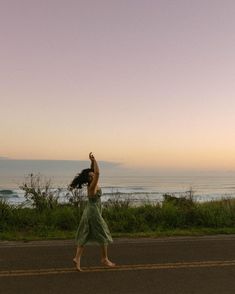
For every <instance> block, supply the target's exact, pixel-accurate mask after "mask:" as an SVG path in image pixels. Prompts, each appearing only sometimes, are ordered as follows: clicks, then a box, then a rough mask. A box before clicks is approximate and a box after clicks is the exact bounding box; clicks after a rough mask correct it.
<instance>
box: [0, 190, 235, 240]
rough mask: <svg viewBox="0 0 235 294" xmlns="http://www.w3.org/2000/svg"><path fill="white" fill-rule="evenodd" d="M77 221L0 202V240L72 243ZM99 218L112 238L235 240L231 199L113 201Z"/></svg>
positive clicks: (55, 210)
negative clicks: (135, 204)
mask: <svg viewBox="0 0 235 294" xmlns="http://www.w3.org/2000/svg"><path fill="white" fill-rule="evenodd" d="M80 217H81V209H79V208H77V207H75V206H74V205H71V204H66V205H61V204H57V205H56V206H53V207H50V208H48V207H46V208H45V209H42V210H41V209H40V210H38V209H36V208H22V207H14V206H11V205H9V204H8V203H7V202H5V201H1V200H0V239H1V240H24V241H29V240H46V239H73V238H74V236H75V232H76V229H77V226H78V224H79V220H80ZM103 217H104V218H105V220H106V222H107V223H108V226H109V228H110V231H111V232H112V236H113V237H114V238H119V237H128V238H138V237H163V236H199V235H214V234H235V199H224V200H221V201H211V202H205V203H196V202H194V201H193V199H191V198H187V197H183V198H180V199H178V198H176V197H174V196H171V195H167V197H165V199H164V201H163V203H162V204H159V203H156V204H143V205H141V206H138V207H133V206H132V205H131V203H128V202H125V203H122V202H121V201H116V200H115V201H114V202H112V201H110V202H109V203H108V204H106V205H104V207H103Z"/></svg>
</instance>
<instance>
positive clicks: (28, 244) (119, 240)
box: [0, 234, 235, 248]
mask: <svg viewBox="0 0 235 294" xmlns="http://www.w3.org/2000/svg"><path fill="white" fill-rule="evenodd" d="M210 240H213V241H214V240H217V241H235V234H231V235H209V236H208V235H205V236H175V237H156V238H152V237H151V238H148V237H146V238H142V237H141V238H115V239H114V243H113V244H114V245H115V244H130V243H132V244H133V243H134V244H141V243H162V242H184V241H191V242H195V241H210ZM65 245H74V246H76V244H75V241H74V240H73V239H72V240H71V239H69V240H41V241H0V248H4V247H34V246H36V247H41V246H42V247H44V246H65Z"/></svg>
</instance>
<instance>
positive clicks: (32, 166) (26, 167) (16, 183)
mask: <svg viewBox="0 0 235 294" xmlns="http://www.w3.org/2000/svg"><path fill="white" fill-rule="evenodd" d="M86 167H89V162H87V161H60V160H53V161H51V160H6V159H4V160H1V159H0V198H2V199H5V200H6V201H7V202H8V203H10V204H15V205H18V204H22V203H23V202H24V201H25V198H24V191H23V190H21V189H20V188H19V187H20V186H21V185H22V184H23V182H24V181H25V179H26V177H27V176H28V175H29V174H31V173H34V174H40V175H41V176H42V177H43V178H44V177H45V178H47V179H51V182H52V186H53V188H55V189H57V188H60V191H61V192H60V202H66V201H67V196H68V193H70V192H69V191H68V190H67V186H68V185H69V183H70V182H71V180H72V179H73V177H74V176H75V175H76V174H77V173H78V172H79V171H80V170H81V169H83V168H86ZM100 169H101V176H100V186H101V188H102V192H103V196H102V201H107V200H108V199H113V198H115V199H116V198H118V199H120V200H125V199H128V200H130V201H131V202H136V203H140V202H141V203H143V202H144V203H154V202H155V203H156V202H161V201H162V200H163V195H164V194H166V193H168V194H172V195H174V196H176V197H181V196H183V195H186V194H187V191H189V190H192V191H193V197H194V199H195V201H198V202H204V201H211V200H219V199H223V198H235V173H233V172H208V171H207V172H200V171H197V172H191V173H186V172H184V173H182V172H181V173H177V172H176V171H174V173H170V172H168V173H167V174H166V172H164V174H161V171H157V172H153V171H151V172H149V173H148V172H147V171H146V170H145V172H144V173H143V174H141V171H139V170H131V169H126V168H124V167H122V166H121V165H119V164H116V163H110V162H100ZM66 195H67V196H66Z"/></svg>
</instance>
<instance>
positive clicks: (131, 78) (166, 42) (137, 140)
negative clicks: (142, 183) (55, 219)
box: [0, 0, 235, 169]
mask: <svg viewBox="0 0 235 294" xmlns="http://www.w3.org/2000/svg"><path fill="white" fill-rule="evenodd" d="M234 13H235V2H234V1H231V0H223V1H222V0H221V1H218V0H197V1H194V0H174V1H173V0H152V1H150V0H145V1H143V0H141V1H140V0H125V1H124V0H123V1H122V0H120V1H116V0H99V1H97V0H93V1H91V0H86V1H79V0H76V1H75V0H40V1H39V0H21V1H18V0H3V1H1V2H0V42H1V46H0V60H1V68H0V83H1V87H0V97H1V115H0V135H1V146H0V156H7V157H11V158H21V159H22V158H23V159H78V160H82V159H87V154H88V152H89V151H93V152H94V153H95V154H96V156H97V158H98V159H100V160H107V161H117V162H122V163H123V164H125V165H126V166H130V167H136V166H143V167H169V168H171V167H174V168H194V167H195V168H205V169H206V168H210V169H211V168H216V169H218V168H219V169H220V168H221V169H227V168H229V169H230V168H231V169H233V168H235V152H234V150H235V139H234V138H235V137H234V133H235V115H234V109H235V18H234Z"/></svg>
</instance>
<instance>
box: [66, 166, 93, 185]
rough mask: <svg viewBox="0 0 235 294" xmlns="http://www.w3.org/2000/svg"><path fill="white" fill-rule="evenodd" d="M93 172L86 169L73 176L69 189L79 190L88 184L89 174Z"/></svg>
mask: <svg viewBox="0 0 235 294" xmlns="http://www.w3.org/2000/svg"><path fill="white" fill-rule="evenodd" d="M92 171H93V170H92V169H91V168H86V169H84V170H82V171H81V173H80V174H78V175H77V176H75V178H74V179H73V180H72V182H71V184H70V185H69V187H70V188H72V189H75V188H78V189H81V188H82V186H83V185H85V184H88V182H89V173H90V172H92Z"/></svg>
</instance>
